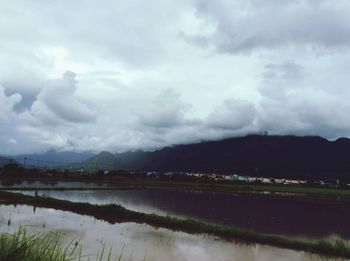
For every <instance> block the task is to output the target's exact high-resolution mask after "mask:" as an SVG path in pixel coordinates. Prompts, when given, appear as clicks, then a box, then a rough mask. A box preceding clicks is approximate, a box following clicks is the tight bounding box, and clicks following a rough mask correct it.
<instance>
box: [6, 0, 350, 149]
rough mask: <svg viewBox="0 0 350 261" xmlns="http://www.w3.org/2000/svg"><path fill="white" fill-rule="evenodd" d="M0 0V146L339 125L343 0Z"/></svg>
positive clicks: (336, 130) (337, 128)
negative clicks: (99, 0) (57, 0)
mask: <svg viewBox="0 0 350 261" xmlns="http://www.w3.org/2000/svg"><path fill="white" fill-rule="evenodd" d="M0 10H1V11H0V32H1V35H2V40H1V42H0V48H1V50H2V59H1V61H0V153H5V154H7V153H20V152H24V151H27V152H31V151H42V150H46V149H48V148H59V149H70V150H91V149H92V150H105V149H107V150H112V151H122V150H127V149H142V148H146V149H150V148H158V147H162V146H166V145H169V144H176V143H188V142H195V141H200V140H206V139H220V138H223V137H230V136H235V135H244V134H247V133H251V132H259V131H264V130H267V131H270V132H272V133H277V134H285V133H294V134H318V135H323V136H325V137H327V138H335V137H337V136H340V135H341V136H350V126H349V124H348V122H350V121H349V117H348V112H349V110H350V108H349V106H348V100H349V98H350V89H349V86H348V82H349V80H350V79H349V73H348V68H349V66H350V62H349V61H350V52H349V43H350V26H349V24H350V23H349V22H350V20H349V17H350V4H349V3H348V2H346V1H336V0H334V1H333V0H321V1H313V0H290V1H284V2H283V4H282V3H281V1H278V0H268V1H262V0H250V1H225V0H220V1H204V0H191V1H185V0H184V1H182V0H181V1H170V0H169V1H168V0H166V1H162V2H159V1H155V0H151V1H147V2H137V3H136V2H134V1H118V3H117V2H115V1H111V0H107V1H104V2H103V4H102V3H98V2H89V3H87V2H85V1H80V0H77V1H74V2H72V1H67V0H63V1H59V2H54V3H52V2H50V3H49V2H47V1H42V0H39V1H21V0H14V1H3V2H1V3H0ZM65 72H67V73H65Z"/></svg>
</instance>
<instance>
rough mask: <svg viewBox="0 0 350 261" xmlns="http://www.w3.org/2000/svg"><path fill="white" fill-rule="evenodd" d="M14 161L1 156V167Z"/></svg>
mask: <svg viewBox="0 0 350 261" xmlns="http://www.w3.org/2000/svg"><path fill="white" fill-rule="evenodd" d="M11 161H13V159H10V158H7V157H2V156H0V167H2V166H4V165H6V164H7V163H9V162H11Z"/></svg>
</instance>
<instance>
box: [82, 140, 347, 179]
mask: <svg viewBox="0 0 350 261" xmlns="http://www.w3.org/2000/svg"><path fill="white" fill-rule="evenodd" d="M108 161H109V166H111V157H109V159H108ZM86 162H89V160H87V161H86ZM114 163H115V164H114V167H115V168H120V169H128V170H144V171H147V170H158V171H194V172H205V173H208V172H214V173H239V174H243V175H261V176H315V177H318V176H319V177H325V176H330V177H335V176H337V177H343V176H347V177H350V140H349V139H347V138H339V139H338V140H336V141H328V140H327V139H324V138H321V137H317V136H305V137H299V136H260V135H250V136H246V137H239V138H229V139H225V140H219V141H208V142H202V143H196V144H188V145H177V146H173V147H166V148H163V149H161V150H157V151H154V152H142V151H137V152H127V153H118V154H114ZM98 165H99V166H100V167H103V165H104V163H103V161H101V162H98Z"/></svg>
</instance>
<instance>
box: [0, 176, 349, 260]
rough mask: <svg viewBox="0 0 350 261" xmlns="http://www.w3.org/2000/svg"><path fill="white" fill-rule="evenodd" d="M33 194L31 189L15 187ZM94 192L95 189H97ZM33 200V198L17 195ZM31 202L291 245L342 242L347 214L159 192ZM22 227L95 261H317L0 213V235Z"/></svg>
mask: <svg viewBox="0 0 350 261" xmlns="http://www.w3.org/2000/svg"><path fill="white" fill-rule="evenodd" d="M22 185H24V187H29V186H30V185H32V186H33V187H38V184H22ZM41 186H43V187H42V188H47V187H48V186H49V187H50V186H52V188H55V187H63V186H65V187H67V188H77V187H79V186H80V187H83V188H87V189H90V188H91V189H92V188H93V186H96V184H90V185H89V184H85V183H79V184H78V183H76V182H69V183H68V182H60V183H59V184H57V183H55V184H49V185H47V184H46V185H43V184H41ZM99 186H100V187H99V188H100V189H101V188H103V186H107V185H99ZM22 193H24V194H28V195H33V194H34V192H33V191H22ZM38 194H39V195H45V196H48V197H53V198H57V199H64V200H69V201H73V202H88V203H91V204H99V205H103V204H119V205H122V206H124V207H125V208H128V209H131V210H135V211H139V212H145V213H157V214H160V215H173V216H185V217H192V218H196V219H200V220H204V221H208V222H212V223H219V224H230V225H234V226H236V227H240V228H249V229H254V230H256V231H259V232H264V233H270V234H278V235H286V236H288V237H298V238H308V239H309V238H312V239H320V238H330V237H331V238H337V237H340V238H343V239H349V237H350V226H348V220H349V218H350V210H349V209H348V208H347V207H346V205H343V204H334V203H333V204H330V203H326V202H315V201H311V200H300V199H293V198H275V197H268V196H261V195H260V196H259V195H241V194H228V193H211V192H185V191H161V190H82V191H81V190H79V191H74V190H66V191H55V190H39V191H38ZM19 227H25V228H26V229H27V230H29V231H30V232H39V233H45V234H46V233H59V235H60V237H61V240H62V243H63V244H64V245H68V244H69V243H70V242H71V241H72V240H73V239H74V240H75V241H78V242H79V245H80V246H82V250H83V254H84V256H85V257H86V259H88V258H90V260H95V259H96V255H97V253H98V250H100V249H101V248H102V246H103V245H105V247H106V249H108V250H109V248H110V247H112V249H113V253H114V255H115V256H116V257H119V256H120V255H121V256H122V260H143V259H144V258H146V260H318V259H319V257H318V256H315V255H313V256H311V255H310V254H306V253H304V252H297V251H292V250H287V249H279V248H275V247H269V246H262V245H257V244H255V245H237V244H234V243H230V242H225V241H223V240H219V239H217V238H214V237H211V236H205V235H190V234H187V233H182V232H173V231H170V230H167V229H155V228H153V227H151V226H148V225H140V224H135V223H121V224H109V223H106V222H103V221H99V220H96V219H94V218H92V217H89V216H81V215H78V214H74V213H70V212H67V211H59V210H52V209H44V208H33V207H29V206H23V205H19V206H2V205H0V232H13V231H16V230H17V229H18V228H19Z"/></svg>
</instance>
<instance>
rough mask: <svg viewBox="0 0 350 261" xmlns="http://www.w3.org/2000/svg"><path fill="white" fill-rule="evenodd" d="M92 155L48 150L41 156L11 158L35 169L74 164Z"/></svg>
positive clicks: (31, 155) (26, 155) (89, 153)
mask: <svg viewBox="0 0 350 261" xmlns="http://www.w3.org/2000/svg"><path fill="white" fill-rule="evenodd" d="M94 155H95V154H94V153H92V152H74V151H56V150H49V151H47V152H45V153H41V154H39V153H35V154H22V155H16V156H13V157H12V158H13V159H15V160H17V161H18V162H19V163H21V164H23V163H24V162H25V163H26V165H28V166H29V165H31V166H36V167H42V166H48V167H57V166H62V165H67V164H71V163H75V162H81V161H84V160H86V159H89V158H91V157H93V156H94Z"/></svg>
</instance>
